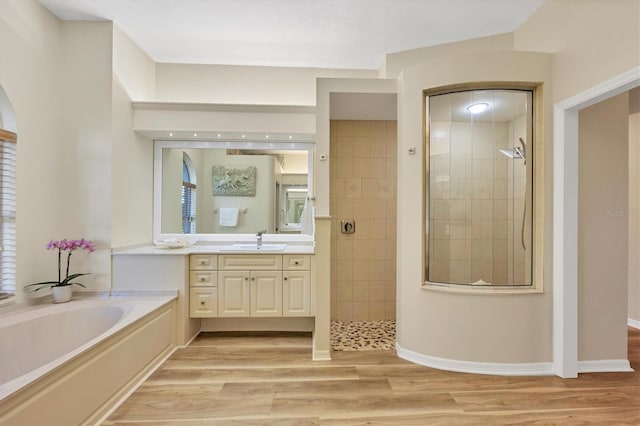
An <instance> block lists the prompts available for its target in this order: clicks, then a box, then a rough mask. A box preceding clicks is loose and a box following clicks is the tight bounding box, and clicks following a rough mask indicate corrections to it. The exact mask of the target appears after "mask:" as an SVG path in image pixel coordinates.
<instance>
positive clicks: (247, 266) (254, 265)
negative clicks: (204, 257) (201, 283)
mask: <svg viewBox="0 0 640 426" xmlns="http://www.w3.org/2000/svg"><path fill="white" fill-rule="evenodd" d="M218 269H219V270H221V271H247V270H258V271H279V270H282V255H280V254H254V255H251V254H244V255H242V254H239V255H225V254H223V255H220V256H219V257H218Z"/></svg>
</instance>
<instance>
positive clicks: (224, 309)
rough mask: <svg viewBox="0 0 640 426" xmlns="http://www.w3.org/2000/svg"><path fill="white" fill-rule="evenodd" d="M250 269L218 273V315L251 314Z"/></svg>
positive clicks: (235, 315) (243, 315) (239, 315)
mask: <svg viewBox="0 0 640 426" xmlns="http://www.w3.org/2000/svg"><path fill="white" fill-rule="evenodd" d="M250 288H251V287H250V285H249V272H248V271H224V272H219V273H218V316H219V317H248V316H249V314H250V302H251V298H250Z"/></svg>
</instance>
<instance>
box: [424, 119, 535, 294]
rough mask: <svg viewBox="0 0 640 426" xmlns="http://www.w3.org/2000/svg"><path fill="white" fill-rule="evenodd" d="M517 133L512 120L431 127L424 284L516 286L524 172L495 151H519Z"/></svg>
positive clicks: (520, 264) (520, 164)
mask: <svg viewBox="0 0 640 426" xmlns="http://www.w3.org/2000/svg"><path fill="white" fill-rule="evenodd" d="M520 127H523V125H522V124H521V123H520V122H519V121H518V120H516V121H515V122H503V123H483V122H475V123H471V122H432V123H431V128H430V135H431V136H430V160H429V161H430V164H429V168H430V182H429V187H430V200H431V205H430V208H429V227H430V229H429V232H430V235H431V238H430V246H429V250H430V251H431V253H430V254H429V268H430V270H429V279H430V280H431V281H436V282H447V283H474V282H477V281H479V280H482V281H485V282H488V283H492V284H498V285H501V284H502V285H504V284H514V283H515V284H523V280H524V276H525V273H524V265H525V263H524V255H525V252H524V251H523V250H522V246H521V244H520V225H521V223H522V211H523V210H522V209H523V207H524V188H525V179H524V174H525V168H524V163H523V161H522V160H511V159H508V158H507V157H506V156H504V155H502V154H500V153H499V152H498V149H501V148H502V149H511V148H513V147H514V146H519V142H518V139H517V138H518V137H519V136H521V135H520V134H519V131H520ZM522 130H524V128H523V129H522ZM525 136H526V135H525ZM525 138H526V137H525ZM514 190H515V191H514ZM514 193H515V194H516V196H515V200H514ZM518 194H522V195H518Z"/></svg>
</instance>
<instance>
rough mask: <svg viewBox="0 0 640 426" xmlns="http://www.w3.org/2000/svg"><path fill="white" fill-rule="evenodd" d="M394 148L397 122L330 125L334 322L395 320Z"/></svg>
mask: <svg viewBox="0 0 640 426" xmlns="http://www.w3.org/2000/svg"><path fill="white" fill-rule="evenodd" d="M396 148H397V136H396V121H365V120H356V121H353V120H332V121H331V145H330V153H331V154H330V167H331V169H330V173H331V194H330V209H331V225H332V227H331V319H332V320H340V321H351V320H353V321H361V320H383V319H395V317H396V302H395V300H396V281H395V279H396V175H397V173H396ZM345 219H354V220H355V222H356V226H355V229H356V232H355V233H354V234H343V233H341V232H340V222H341V220H345Z"/></svg>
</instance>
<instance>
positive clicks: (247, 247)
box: [222, 243, 287, 251]
mask: <svg viewBox="0 0 640 426" xmlns="http://www.w3.org/2000/svg"><path fill="white" fill-rule="evenodd" d="M286 247H287V245H286V244H262V245H261V246H259V245H258V244H255V243H254V244H233V245H230V246H226V247H224V248H222V251H282V250H284V249H285V248H286Z"/></svg>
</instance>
